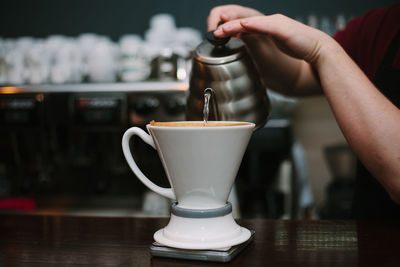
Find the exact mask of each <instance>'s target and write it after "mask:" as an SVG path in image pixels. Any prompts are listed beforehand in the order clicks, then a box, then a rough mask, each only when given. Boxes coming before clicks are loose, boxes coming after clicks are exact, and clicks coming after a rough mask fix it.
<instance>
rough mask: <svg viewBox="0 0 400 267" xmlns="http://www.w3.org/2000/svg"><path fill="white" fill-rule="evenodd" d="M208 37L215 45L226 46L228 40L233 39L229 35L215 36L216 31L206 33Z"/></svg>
mask: <svg viewBox="0 0 400 267" xmlns="http://www.w3.org/2000/svg"><path fill="white" fill-rule="evenodd" d="M206 39H207V41H209V42H210V43H211V44H213V45H214V46H224V45H225V44H226V43H227V42H229V39H231V37H230V36H228V37H223V38H218V37H215V36H214V31H209V32H207V33H206Z"/></svg>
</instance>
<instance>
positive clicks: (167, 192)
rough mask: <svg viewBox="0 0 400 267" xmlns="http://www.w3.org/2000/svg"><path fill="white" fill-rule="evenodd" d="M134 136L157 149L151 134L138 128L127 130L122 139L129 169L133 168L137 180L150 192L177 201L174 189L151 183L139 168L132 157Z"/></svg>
mask: <svg viewBox="0 0 400 267" xmlns="http://www.w3.org/2000/svg"><path fill="white" fill-rule="evenodd" d="M134 135H137V136H139V137H140V138H141V139H142V140H143V141H144V142H146V143H147V144H148V145H150V146H151V147H153V148H154V149H156V147H155V145H154V141H153V138H152V137H151V136H150V135H149V134H147V133H146V132H145V131H143V130H142V129H140V128H138V127H132V128H129V129H128V130H126V132H125V133H124V136H123V137H122V151H123V153H124V156H125V159H126V161H127V162H128V165H129V167H130V168H131V170H132V171H133V173H134V174H135V175H136V176H137V178H138V179H139V180H140V181H141V182H142V183H143V184H144V185H145V186H147V187H148V188H149V189H150V190H152V191H154V192H156V193H157V194H160V195H161V196H163V197H166V198H170V199H176V197H175V194H174V192H173V191H172V188H164V187H160V186H158V185H156V184H155V183H153V182H152V181H150V179H149V178H147V177H146V176H145V175H144V174H143V172H142V171H141V170H140V169H139V167H138V166H137V164H136V162H135V160H134V159H133V157H132V153H131V149H130V147H129V140H130V139H131V137H132V136H134Z"/></svg>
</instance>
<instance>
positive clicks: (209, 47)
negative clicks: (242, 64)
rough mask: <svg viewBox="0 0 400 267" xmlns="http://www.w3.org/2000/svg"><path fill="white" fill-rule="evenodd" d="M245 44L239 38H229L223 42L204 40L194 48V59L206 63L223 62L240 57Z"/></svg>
mask: <svg viewBox="0 0 400 267" xmlns="http://www.w3.org/2000/svg"><path fill="white" fill-rule="evenodd" d="M244 51H245V44H244V42H243V41H242V40H240V39H239V38H231V39H230V40H229V41H228V42H227V43H225V44H222V45H220V44H216V43H215V42H214V43H212V42H211V41H210V40H204V41H203V42H202V43H200V44H199V45H198V46H197V47H196V50H195V59H196V60H198V61H200V62H203V63H208V64H224V63H228V62H232V61H235V60H237V59H238V58H240V57H242V55H243V53H244Z"/></svg>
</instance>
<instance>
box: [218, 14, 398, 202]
mask: <svg viewBox="0 0 400 267" xmlns="http://www.w3.org/2000/svg"><path fill="white" fill-rule="evenodd" d="M239 32H257V33H263V34H267V35H269V36H271V37H272V38H273V39H274V43H276V44H277V47H279V49H280V50H281V51H282V52H284V53H285V54H287V55H289V56H291V57H293V58H296V59H302V60H304V61H306V62H308V63H309V64H310V65H312V66H313V67H314V68H315V70H316V72H317V73H318V75H319V78H320V84H321V86H322V89H323V92H324V93H325V95H326V97H327V99H328V102H329V104H330V106H331V108H332V110H333V113H334V115H335V117H336V120H337V122H338V124H339V126H340V128H341V130H342V132H343V134H344V136H345V137H346V139H347V141H348V142H349V144H350V146H351V147H352V148H353V150H354V151H355V153H356V154H357V155H358V157H359V158H360V160H361V161H362V162H363V163H364V165H365V166H366V167H367V168H368V170H369V171H370V172H371V173H372V174H373V175H374V176H375V177H376V178H377V179H378V180H379V181H380V183H381V184H382V185H383V186H384V187H385V189H386V190H387V191H388V193H389V195H390V196H391V197H392V199H393V200H394V201H396V202H397V203H400V123H399V122H400V110H399V109H398V108H397V107H396V106H394V105H393V104H392V103H391V102H390V101H389V100H388V99H387V98H386V97H385V96H384V95H383V94H382V93H380V91H379V90H378V89H377V88H376V87H375V86H374V85H373V84H372V83H371V82H370V81H369V79H368V78H367V77H366V76H365V74H364V73H363V72H362V71H361V70H360V69H359V68H358V66H357V65H356V64H355V63H354V62H353V61H352V60H351V58H350V57H349V56H348V55H347V54H346V52H345V51H344V50H343V49H342V47H341V46H340V45H339V44H338V43H336V41H335V40H333V39H332V38H331V37H330V36H328V35H326V34H324V33H323V32H321V31H319V30H316V29H313V28H311V27H308V26H306V25H303V24H301V23H298V22H296V21H294V20H292V19H289V18H287V17H285V16H282V15H272V16H256V17H250V18H246V19H238V20H232V21H229V22H227V23H226V24H224V25H222V26H220V27H218V29H217V30H216V32H215V35H216V36H217V37H219V36H224V35H230V34H236V33H239ZM296 88H299V84H297V87H296Z"/></svg>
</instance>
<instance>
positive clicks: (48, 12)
mask: <svg viewBox="0 0 400 267" xmlns="http://www.w3.org/2000/svg"><path fill="white" fill-rule="evenodd" d="M395 2H398V0H397V1H396V0H335V1H321V0H303V1H298V0H254V1H245V0H242V1H223V0H164V1H162V0H142V1H135V0H113V1H112V0H68V1H67V0H3V1H2V3H1V5H0V6H1V8H0V10H1V11H0V12H1V16H0V36H1V37H18V36H36V37H46V36H48V35H51V34H64V35H69V36H76V35H78V34H80V33H85V32H94V33H99V34H102V35H107V36H110V37H111V38H113V39H117V38H118V37H119V36H121V35H122V34H126V33H139V34H143V33H144V31H145V30H146V29H147V28H148V27H149V19H150V17H151V16H152V15H154V14H157V13H170V14H172V15H174V17H175V19H176V22H177V26H178V27H183V26H189V27H194V28H197V29H199V30H201V31H205V29H206V27H205V21H206V18H207V15H208V13H209V10H210V9H211V8H212V7H214V6H216V5H221V4H228V3H235V4H241V5H245V6H250V7H253V8H256V9H258V10H260V11H263V12H264V13H267V14H270V13H277V12H279V13H283V14H286V15H288V16H291V17H297V16H303V17H304V16H306V15H308V14H310V13H313V14H317V15H328V16H335V15H336V14H338V13H344V14H345V15H346V16H356V15H360V14H363V13H364V12H365V11H366V10H368V9H370V8H374V7H378V6H384V5H388V4H392V3H395Z"/></svg>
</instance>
